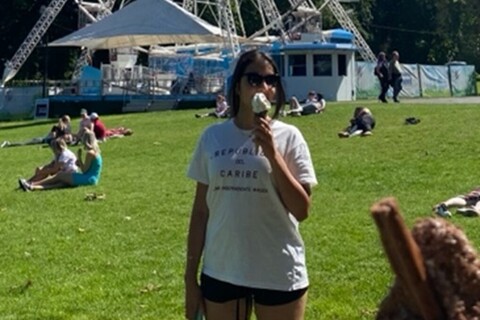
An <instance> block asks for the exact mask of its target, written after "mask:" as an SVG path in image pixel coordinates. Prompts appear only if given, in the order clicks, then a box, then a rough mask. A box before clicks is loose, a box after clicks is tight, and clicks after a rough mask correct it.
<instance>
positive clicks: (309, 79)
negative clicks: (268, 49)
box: [272, 29, 357, 101]
mask: <svg viewBox="0 0 480 320" xmlns="http://www.w3.org/2000/svg"><path fill="white" fill-rule="evenodd" d="M323 35H324V38H325V39H324V40H325V41H321V40H314V41H308V40H310V39H309V38H308V34H307V35H305V34H302V38H301V39H300V40H299V41H294V42H292V43H286V44H278V45H274V46H273V48H272V55H273V56H274V58H275V61H276V63H277V64H278V66H279V68H280V73H281V76H282V79H283V81H284V84H285V88H286V94H287V97H290V96H292V95H295V96H296V97H297V98H299V99H304V98H305V97H306V96H307V93H308V91H310V90H315V91H316V92H318V93H321V94H322V95H323V96H324V98H325V99H326V100H328V101H352V100H355V83H356V79H355V51H356V50H357V47H356V46H355V45H354V44H353V35H352V34H351V33H350V32H348V31H345V30H343V29H335V30H330V31H325V32H324V33H323Z"/></svg>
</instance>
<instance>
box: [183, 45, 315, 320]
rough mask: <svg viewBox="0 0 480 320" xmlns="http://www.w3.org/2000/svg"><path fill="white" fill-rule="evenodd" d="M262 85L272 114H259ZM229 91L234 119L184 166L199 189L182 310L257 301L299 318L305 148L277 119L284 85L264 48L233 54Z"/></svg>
mask: <svg viewBox="0 0 480 320" xmlns="http://www.w3.org/2000/svg"><path fill="white" fill-rule="evenodd" d="M258 93H262V94H263V95H264V96H265V97H266V98H267V99H268V100H269V101H275V109H274V111H273V115H271V116H270V115H268V114H267V115H266V116H264V117H263V116H257V115H255V113H254V112H253V110H252V99H253V97H254V96H255V97H256V96H257V94H258ZM228 98H229V104H230V107H231V118H230V119H229V120H227V121H224V122H220V123H215V124H213V125H211V126H210V127H208V128H207V129H206V130H205V131H204V132H203V134H202V135H201V137H200V139H199V141H198V144H197V147H196V149H195V152H194V154H193V158H192V160H191V162H190V166H189V169H188V177H190V178H191V179H193V180H194V181H196V193H195V199H194V203H193V208H192V214H191V220H190V228H189V233H188V245H187V258H186V270H185V289H186V295H185V316H186V318H187V319H189V320H193V319H196V317H198V316H199V315H200V314H202V313H203V314H205V315H206V317H207V319H222V320H236V319H247V318H248V317H249V315H250V312H251V310H252V309H253V310H254V312H255V315H256V318H257V319H258V320H269V319H271V320H274V319H285V320H301V319H303V318H304V312H305V306H306V302H307V289H308V285H309V281H308V276H307V269H306V263H305V247H304V243H303V240H302V237H301V235H300V233H299V229H298V227H299V223H300V222H301V221H304V220H305V219H306V218H307V217H308V215H309V211H310V205H311V188H312V187H313V186H315V185H316V184H317V179H316V176H315V172H314V168H313V164H312V159H311V156H310V152H309V148H308V146H307V143H306V141H305V139H304V137H303V135H302V134H301V132H300V131H299V130H298V129H297V128H296V127H294V126H292V125H289V124H286V123H284V122H281V121H279V120H277V119H276V118H277V117H278V116H279V113H280V110H282V107H283V105H284V103H285V91H284V88H283V86H282V83H281V81H280V77H279V74H278V68H277V66H276V64H275V62H274V61H273V60H272V58H271V57H270V56H268V55H267V54H266V53H264V52H261V51H258V50H250V51H247V52H244V53H243V54H242V55H241V56H240V57H239V59H238V62H237V64H236V67H235V70H234V72H233V75H232V83H231V87H230V90H229V95H228ZM257 150H258V151H257ZM200 261H202V262H203V264H202V267H201V270H199V269H200ZM199 278H200V279H199Z"/></svg>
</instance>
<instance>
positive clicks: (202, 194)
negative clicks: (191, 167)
mask: <svg viewBox="0 0 480 320" xmlns="http://www.w3.org/2000/svg"><path fill="white" fill-rule="evenodd" d="M207 190H208V186H207V185H205V184H202V183H197V189H196V192H195V200H194V202H193V209H192V214H191V217H190V227H189V230H188V240H187V261H186V267H185V317H186V318H187V319H194V318H195V315H196V314H197V313H198V312H199V310H201V311H203V310H204V307H203V298H202V293H201V291H200V287H199V284H198V269H199V265H200V259H201V257H202V252H203V246H204V243H205V231H206V229H207V221H208V214H209V212H208V207H207V201H206V196H207ZM195 319H196V318H195Z"/></svg>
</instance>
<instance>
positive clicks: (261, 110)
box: [252, 92, 272, 154]
mask: <svg viewBox="0 0 480 320" xmlns="http://www.w3.org/2000/svg"><path fill="white" fill-rule="evenodd" d="M271 108H272V104H271V103H270V101H269V100H268V99H267V97H266V96H265V95H264V94H263V93H261V92H258V93H256V94H255V95H254V96H253V98H252V110H253V113H255V116H256V117H260V118H265V117H266V116H267V113H268V111H269V110H270V109H271ZM259 147H260V146H259V145H255V153H257V154H258V151H259Z"/></svg>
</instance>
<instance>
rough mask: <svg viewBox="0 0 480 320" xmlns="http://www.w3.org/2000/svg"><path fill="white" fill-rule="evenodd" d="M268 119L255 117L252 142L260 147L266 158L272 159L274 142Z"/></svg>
mask: <svg viewBox="0 0 480 320" xmlns="http://www.w3.org/2000/svg"><path fill="white" fill-rule="evenodd" d="M270 120H271V119H270V118H268V117H266V118H261V117H255V127H254V128H253V142H255V144H256V145H259V146H261V147H262V150H263V154H264V155H265V157H267V159H272V158H273V157H274V156H275V143H274V142H273V134H272V128H271V127H270Z"/></svg>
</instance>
